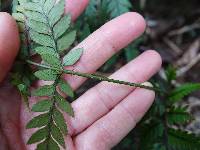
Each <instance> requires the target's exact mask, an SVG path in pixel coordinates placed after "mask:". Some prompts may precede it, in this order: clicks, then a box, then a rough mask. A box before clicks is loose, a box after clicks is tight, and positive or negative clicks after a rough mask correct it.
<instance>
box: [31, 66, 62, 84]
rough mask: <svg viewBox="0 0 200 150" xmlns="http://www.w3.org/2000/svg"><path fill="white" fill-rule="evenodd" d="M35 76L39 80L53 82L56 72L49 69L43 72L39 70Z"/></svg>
mask: <svg viewBox="0 0 200 150" xmlns="http://www.w3.org/2000/svg"><path fill="white" fill-rule="evenodd" d="M34 74H35V76H36V77H37V78H39V79H41V80H46V81H54V80H56V78H57V75H58V74H57V72H55V71H53V70H51V69H44V70H39V71H36V72H35V73H34Z"/></svg>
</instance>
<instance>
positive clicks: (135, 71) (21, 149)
mask: <svg viewBox="0 0 200 150" xmlns="http://www.w3.org/2000/svg"><path fill="white" fill-rule="evenodd" d="M87 3H88V0H82V1H81V2H80V0H68V3H67V4H68V5H67V7H68V8H66V10H68V11H70V13H71V14H72V17H73V19H75V18H76V17H77V16H78V15H79V14H80V13H81V12H82V11H83V9H84V8H85V7H86V5H87ZM0 27H1V28H0V35H1V36H0V81H1V83H0V150H7V149H8V150H25V149H27V150H33V149H35V147H36V145H29V146H26V144H25V143H26V141H27V140H28V138H29V137H30V135H31V134H32V133H33V131H34V130H32V129H31V130H26V129H25V125H26V123H27V122H28V121H29V120H30V119H31V118H32V117H33V115H36V114H33V113H32V112H29V111H27V110H26V108H25V106H24V104H23V102H22V101H21V98H20V95H19V93H18V92H17V91H16V89H15V88H14V87H12V85H11V84H10V83H9V82H8V81H9V75H8V71H9V69H10V66H11V65H12V63H13V60H14V58H15V56H16V54H17V52H18V49H19V37H18V31H17V28H16V23H15V21H14V20H13V19H12V18H11V17H10V16H9V15H8V14H6V13H0ZM144 29H145V22H144V19H143V18H142V17H141V16H140V15H138V14H137V13H133V12H132V13H126V14H124V15H122V16H120V17H118V18H116V19H114V20H112V21H110V22H108V23H106V24H105V25H103V26H102V27H101V28H100V29H98V30H97V31H96V32H94V33H93V34H92V35H90V36H89V37H88V38H87V39H85V40H84V41H83V42H82V43H80V44H79V45H78V47H83V48H84V53H83V56H82V57H81V59H80V60H79V62H78V63H77V64H76V65H74V66H73V67H71V68H70V69H73V70H75V71H80V72H86V73H92V72H94V71H95V70H97V69H98V68H99V67H100V66H101V65H102V64H104V63H105V61H106V60H108V59H109V58H110V57H111V56H112V55H113V54H115V53H116V52H118V51H119V50H120V49H121V48H123V47H125V46H127V45H128V44H129V43H130V42H131V41H133V40H134V39H135V38H137V37H138V36H140V35H141V34H142V33H143V31H144ZM160 65H161V59H160V56H159V54H157V53H156V52H155V51H152V50H151V51H146V52H145V53H143V54H141V55H140V56H139V57H137V58H136V59H135V60H133V61H131V62H130V63H128V64H127V65H125V66H124V67H122V68H121V69H120V70H119V71H117V72H115V73H114V74H113V75H112V76H111V77H112V78H115V79H120V80H125V81H129V82H138V83H143V82H145V81H146V80H148V79H149V78H150V77H151V76H152V75H153V74H155V73H156V72H157V71H158V69H159V68H160ZM6 75H7V76H8V77H6ZM65 79H66V80H67V81H68V82H69V83H70V84H71V86H72V87H73V88H74V89H77V88H78V87H79V86H80V85H81V84H82V83H83V82H84V81H85V80H86V79H84V78H81V77H75V76H71V75H66V76H65ZM38 84H44V83H43V82H42V81H40V82H39V83H38ZM153 100H154V92H153V91H150V90H146V89H135V88H132V87H128V86H123V85H116V84H112V83H106V82H101V83H99V84H98V85H96V86H95V87H93V88H91V89H90V90H88V91H87V92H86V93H85V94H83V95H82V96H81V97H80V98H78V99H77V100H76V101H74V102H73V103H72V107H73V109H74V111H75V118H70V117H68V116H65V118H66V121H67V124H68V127H69V135H68V136H67V137H66V138H65V141H66V145H67V147H68V149H69V150H99V149H101V150H108V149H111V148H112V147H113V146H114V145H116V144H117V143H118V142H119V141H120V140H121V139H122V138H123V137H124V136H125V135H127V134H128V132H129V131H130V130H132V129H133V128H134V127H135V125H136V123H137V122H138V121H139V120H140V119H141V117H142V116H143V115H144V114H145V112H146V111H147V110H148V108H149V107H150V105H151V104H152V102H153ZM36 101H37V100H36V99H35V98H34V97H31V98H30V103H31V105H32V104H34V103H35V102H36Z"/></svg>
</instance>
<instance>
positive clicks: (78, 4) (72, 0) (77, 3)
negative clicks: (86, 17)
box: [65, 0, 89, 20]
mask: <svg viewBox="0 0 200 150" xmlns="http://www.w3.org/2000/svg"><path fill="white" fill-rule="evenodd" d="M88 3H89V0H66V8H65V10H66V12H67V13H68V12H70V13H71V15H72V19H73V20H75V19H76V18H77V17H78V16H79V15H80V14H81V13H82V12H83V11H84V9H85V8H86V6H87V5H88Z"/></svg>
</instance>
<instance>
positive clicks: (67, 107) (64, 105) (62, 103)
mask: <svg viewBox="0 0 200 150" xmlns="http://www.w3.org/2000/svg"><path fill="white" fill-rule="evenodd" d="M56 102H57V105H58V107H59V108H60V109H62V110H63V111H65V112H66V113H68V114H69V115H70V116H72V117H74V111H73V108H72V107H71V104H70V103H69V102H68V101H67V100H66V99H64V98H63V97H61V96H57V97H56Z"/></svg>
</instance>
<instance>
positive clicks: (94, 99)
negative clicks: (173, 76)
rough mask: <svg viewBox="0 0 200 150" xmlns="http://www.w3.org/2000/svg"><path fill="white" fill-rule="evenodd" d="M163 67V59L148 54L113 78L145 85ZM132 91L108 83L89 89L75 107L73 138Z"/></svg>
mask: <svg viewBox="0 0 200 150" xmlns="http://www.w3.org/2000/svg"><path fill="white" fill-rule="evenodd" d="M160 66H161V58H160V55H159V54H158V53H157V52H155V51H147V52H145V53H143V54H142V55H140V56H139V57H137V58H136V59H135V60H133V61H131V62H130V63H129V64H127V65H126V66H124V67H123V68H121V69H120V70H119V71H117V72H116V73H114V74H113V75H112V76H111V78H114V79H119V80H124V81H128V82H136V83H143V82H145V81H146V80H148V79H149V78H150V77H151V76H152V75H153V74H155V73H156V72H157V71H158V70H159V68H160ZM133 90H134V88H133V87H129V86H123V85H118V84H113V83H107V82H102V83H100V84H98V85H97V86H95V87H94V88H92V89H90V90H89V91H88V92H86V93H85V94H84V95H83V96H81V97H80V98H78V99H77V100H76V101H75V102H73V103H72V106H73V108H74V111H75V118H72V119H71V124H72V126H73V128H74V130H75V131H74V134H77V133H80V132H81V131H83V130H84V129H85V128H87V127H88V126H90V125H91V124H92V123H93V122H95V121H96V120H98V119H99V118H100V117H102V116H103V115H105V114H106V113H108V112H109V111H110V110H111V109H112V108H113V107H115V105H117V104H118V103H119V102H120V101H121V100H122V99H124V98H125V97H126V96H127V95H128V94H129V93H130V92H132V91H133Z"/></svg>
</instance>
